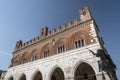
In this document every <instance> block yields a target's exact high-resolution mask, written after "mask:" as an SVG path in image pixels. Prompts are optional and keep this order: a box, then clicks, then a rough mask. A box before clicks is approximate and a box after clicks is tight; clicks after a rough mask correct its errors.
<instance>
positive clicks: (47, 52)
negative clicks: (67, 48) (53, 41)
mask: <svg viewBox="0 0 120 80" xmlns="http://www.w3.org/2000/svg"><path fill="white" fill-rule="evenodd" d="M43 53H44V58H45V57H48V56H49V50H45V51H44V52H43Z"/></svg>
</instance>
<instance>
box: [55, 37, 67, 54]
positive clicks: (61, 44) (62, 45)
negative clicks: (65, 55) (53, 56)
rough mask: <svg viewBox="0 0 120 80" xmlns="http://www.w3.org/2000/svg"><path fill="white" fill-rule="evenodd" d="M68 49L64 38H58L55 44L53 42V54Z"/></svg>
mask: <svg viewBox="0 0 120 80" xmlns="http://www.w3.org/2000/svg"><path fill="white" fill-rule="evenodd" d="M67 48H68V44H67V39H66V37H61V38H58V39H57V40H56V41H55V42H54V53H62V52H65V51H66V50H67Z"/></svg>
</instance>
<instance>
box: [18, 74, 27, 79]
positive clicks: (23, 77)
mask: <svg viewBox="0 0 120 80" xmlns="http://www.w3.org/2000/svg"><path fill="white" fill-rule="evenodd" d="M18 80H26V75H25V74H24V73H23V74H22V75H21V76H20V77H19V79H18Z"/></svg>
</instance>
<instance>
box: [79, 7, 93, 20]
mask: <svg viewBox="0 0 120 80" xmlns="http://www.w3.org/2000/svg"><path fill="white" fill-rule="evenodd" d="M79 14H80V21H81V22H85V21H87V20H90V19H92V16H91V13H90V11H89V9H88V7H87V6H85V7H84V9H80V10H79Z"/></svg>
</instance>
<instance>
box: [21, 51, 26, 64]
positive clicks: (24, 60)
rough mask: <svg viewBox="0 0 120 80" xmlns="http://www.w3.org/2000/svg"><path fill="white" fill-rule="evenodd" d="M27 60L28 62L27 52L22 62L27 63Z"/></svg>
mask: <svg viewBox="0 0 120 80" xmlns="http://www.w3.org/2000/svg"><path fill="white" fill-rule="evenodd" d="M26 62H27V53H24V54H23V55H22V61H21V63H26Z"/></svg>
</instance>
